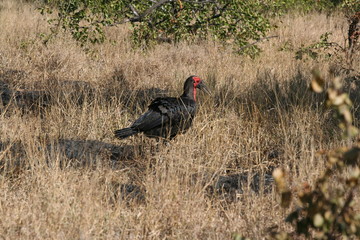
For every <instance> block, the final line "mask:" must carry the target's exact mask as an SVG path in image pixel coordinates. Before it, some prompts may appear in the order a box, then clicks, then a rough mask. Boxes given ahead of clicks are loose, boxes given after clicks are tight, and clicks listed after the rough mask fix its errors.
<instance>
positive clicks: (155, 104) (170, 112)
mask: <svg viewBox="0 0 360 240" xmlns="http://www.w3.org/2000/svg"><path fill="white" fill-rule="evenodd" d="M193 108H194V106H188V105H187V104H186V103H184V102H183V101H182V100H181V99H179V98H156V99H155V100H154V101H152V102H151V104H150V105H149V110H148V111H147V112H146V113H144V114H143V115H141V116H140V117H139V118H138V119H137V120H136V121H135V122H134V123H133V124H132V126H131V127H133V128H137V129H139V130H141V131H147V130H150V129H153V128H155V127H158V126H162V125H163V126H164V125H166V124H168V123H169V122H171V121H174V122H179V121H181V119H186V118H188V117H189V116H191V117H192V115H193V114H192V113H191V112H189V111H193V110H194V109H193Z"/></svg>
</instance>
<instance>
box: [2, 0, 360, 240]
mask: <svg viewBox="0 0 360 240" xmlns="http://www.w3.org/2000/svg"><path fill="white" fill-rule="evenodd" d="M274 21H275V22H276V23H277V25H278V26H279V27H278V28H277V29H275V30H273V33H272V34H274V35H278V36H279V37H278V38H275V39H271V40H270V41H268V42H264V43H262V44H261V47H262V48H263V50H264V52H263V53H262V54H261V56H260V57H258V58H256V59H250V58H248V57H244V56H238V55H236V54H234V53H233V52H232V50H231V49H227V48H224V47H221V46H218V45H217V44H215V43H212V42H208V43H199V44H192V45H190V44H186V43H183V44H179V45H177V46H173V45H171V44H162V45H159V46H157V47H155V48H154V49H152V50H150V51H149V52H147V53H143V52H140V51H137V50H133V49H132V48H131V45H130V42H129V31H128V30H127V27H126V26H122V27H118V28H111V29H108V35H109V36H110V38H111V39H114V40H116V41H117V42H116V44H110V43H105V44H103V45H101V46H97V47H96V48H95V49H94V51H93V52H92V53H91V54H86V53H85V52H84V51H83V50H82V49H81V48H79V47H78V46H77V45H76V44H75V43H74V42H73V41H72V40H71V39H70V38H69V36H68V35H66V34H63V35H60V36H59V37H58V38H56V39H54V40H52V41H51V42H50V43H49V44H48V45H47V46H44V45H43V44H42V42H41V37H40V34H41V33H44V32H45V33H46V32H48V29H47V25H46V22H45V21H44V19H43V17H42V16H40V15H39V14H38V13H37V12H36V11H35V10H34V7H33V6H32V5H28V4H26V3H21V4H20V3H18V2H17V1H13V0H3V1H1V2H0V25H1V28H0V80H1V88H2V101H3V107H2V109H1V112H0V132H1V135H0V140H1V143H2V144H1V149H2V152H1V153H0V161H1V175H0V216H1V217H0V237H1V238H2V239H140V238H142V239H229V238H231V236H232V234H233V233H236V232H239V233H242V234H244V235H247V236H249V237H252V238H253V239H261V238H263V237H264V236H265V235H266V229H267V228H269V227H272V226H274V225H279V227H280V229H289V226H286V225H285V224H283V219H284V217H285V216H286V213H287V212H286V211H283V210H282V209H281V208H280V206H279V201H278V199H277V197H276V193H275V192H274V191H268V190H266V189H265V190H264V188H266V186H268V184H269V183H268V181H267V180H268V179H267V177H266V176H267V175H266V174H268V173H271V169H272V168H273V167H276V166H283V167H284V168H285V169H287V170H288V172H289V177H290V181H291V186H292V187H293V188H295V187H298V186H300V184H301V183H302V182H305V181H306V182H309V183H312V182H313V181H314V179H315V178H316V177H317V176H318V175H319V174H320V173H321V170H322V169H323V167H324V159H322V158H319V157H317V156H316V152H317V151H318V150H320V149H329V148H332V147H334V146H339V145H341V144H345V143H344V142H342V141H341V140H340V138H339V137H338V132H339V131H338V129H337V127H336V123H335V121H333V120H332V114H331V113H330V112H329V111H326V110H324V106H323V104H322V100H323V97H324V96H316V95H314V94H313V93H311V92H309V91H308V89H307V86H308V84H309V81H310V79H311V73H310V72H311V69H313V68H314V67H318V68H320V69H321V70H322V72H323V74H324V75H326V76H327V77H329V76H330V73H329V72H330V71H329V70H332V72H333V73H336V74H340V75H341V76H342V77H348V76H350V75H351V73H350V74H347V73H344V72H343V71H340V67H339V64H338V63H336V62H335V61H332V60H325V59H322V60H311V59H307V60H302V61H300V60H296V59H295V58H294V50H296V49H297V48H299V47H301V45H302V44H304V45H307V44H310V43H312V42H313V41H317V40H319V37H320V35H321V34H323V33H325V32H327V31H331V32H333V35H332V36H331V37H330V40H331V41H335V42H338V43H340V44H344V38H345V37H346V32H347V22H346V20H345V19H344V18H343V17H341V16H331V17H327V16H326V15H322V14H310V15H307V16H296V15H295V16H294V15H292V16H283V17H282V18H281V20H277V19H275V20H274ZM280 49H282V51H280ZM355 61H358V60H355ZM359 65H360V64H359V63H355V64H354V66H359ZM193 74H196V75H199V76H200V77H202V78H203V79H205V82H206V83H207V84H208V86H209V88H210V89H212V91H213V95H212V96H207V95H205V94H201V93H200V95H199V97H198V98H199V102H200V110H199V112H198V115H197V117H196V120H195V122H194V126H193V127H192V129H190V130H189V132H188V133H187V134H185V135H181V136H178V137H177V138H176V139H175V140H174V141H172V142H171V143H170V145H162V144H159V143H157V142H156V141H153V140H149V139H146V138H143V137H142V136H137V137H132V138H129V139H126V140H122V141H120V140H117V139H115V138H114V136H113V131H114V130H115V129H118V128H121V127H125V126H127V125H128V124H129V123H130V122H131V121H132V120H133V119H134V118H135V117H136V116H138V115H139V114H140V113H141V112H142V111H144V109H146V105H147V104H148V103H149V101H151V99H153V98H154V97H156V96H161V95H163V94H170V95H178V94H179V93H180V92H181V90H182V85H183V82H184V80H185V79H186V77H188V76H189V75H193ZM349 81H352V80H351V79H350V78H349V79H348V82H349ZM348 82H347V83H346V84H348V85H350V84H349V83H348ZM351 86H352V93H355V94H354V96H356V90H357V86H356V82H355V81H354V82H351ZM29 102H31V103H32V105H31V106H30V105H29ZM358 103H359V102H358V101H356V99H355V110H356V109H357V104H358ZM355 113H356V111H355ZM355 116H356V114H355ZM253 178H255V181H254V182H255V185H256V184H257V185H260V186H254V184H251V179H253ZM248 179H249V180H250V181H249V182H248V183H246V181H245V180H248ZM259 179H260V180H259ZM256 180H259V181H256ZM240 182H241V183H242V186H239V185H240ZM264 182H265V183H264ZM270 184H271V183H270ZM264 185H265V186H264ZM258 188H260V190H258ZM270 188H271V186H270ZM257 190H258V191H257Z"/></svg>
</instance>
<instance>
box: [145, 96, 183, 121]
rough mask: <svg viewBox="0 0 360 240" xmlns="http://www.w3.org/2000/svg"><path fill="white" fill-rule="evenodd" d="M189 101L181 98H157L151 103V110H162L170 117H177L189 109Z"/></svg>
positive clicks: (162, 112)
mask: <svg viewBox="0 0 360 240" xmlns="http://www.w3.org/2000/svg"><path fill="white" fill-rule="evenodd" d="M188 107H189V106H187V103H185V102H183V101H182V100H181V99H180V98H156V99H155V100H154V101H153V102H152V103H151V104H150V105H149V110H153V111H156V112H160V113H161V114H163V115H166V116H168V117H169V120H170V119H173V118H176V117H177V115H179V114H184V113H185V112H187V111H188Z"/></svg>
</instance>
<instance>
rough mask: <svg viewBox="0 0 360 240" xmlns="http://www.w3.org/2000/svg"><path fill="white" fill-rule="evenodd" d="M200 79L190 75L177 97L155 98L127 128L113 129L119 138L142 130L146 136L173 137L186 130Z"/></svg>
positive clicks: (194, 110)
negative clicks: (182, 90) (181, 92)
mask: <svg viewBox="0 0 360 240" xmlns="http://www.w3.org/2000/svg"><path fill="white" fill-rule="evenodd" d="M202 87H204V88H205V86H204V85H203V84H202V82H201V79H200V78H198V77H196V76H191V77H189V78H188V79H187V80H186V81H185V85H184V93H183V94H182V95H181V96H180V97H178V98H174V97H163V98H156V99H155V100H154V101H152V102H151V104H150V105H149V107H148V111H147V112H145V113H144V114H143V115H141V116H140V117H139V118H138V119H137V120H135V122H134V123H133V124H132V125H131V126H130V127H128V128H123V129H120V130H116V131H115V136H116V137H117V138H120V139H124V138H127V137H129V136H132V135H135V134H137V133H140V132H143V133H144V134H145V135H146V136H148V137H161V138H170V139H172V138H174V137H175V136H176V135H177V134H179V133H184V132H186V130H187V129H189V128H190V126H191V125H192V121H193V119H194V117H195V114H196V88H202Z"/></svg>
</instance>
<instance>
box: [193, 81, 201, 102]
mask: <svg viewBox="0 0 360 240" xmlns="http://www.w3.org/2000/svg"><path fill="white" fill-rule="evenodd" d="M193 80H194V100H195V101H196V87H197V85H198V84H199V83H200V82H201V79H200V78H199V77H193Z"/></svg>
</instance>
